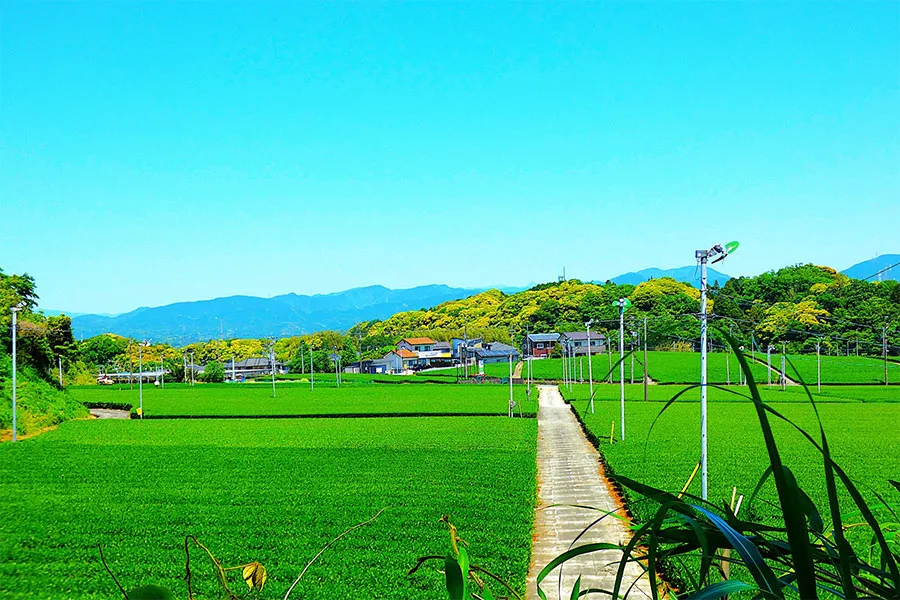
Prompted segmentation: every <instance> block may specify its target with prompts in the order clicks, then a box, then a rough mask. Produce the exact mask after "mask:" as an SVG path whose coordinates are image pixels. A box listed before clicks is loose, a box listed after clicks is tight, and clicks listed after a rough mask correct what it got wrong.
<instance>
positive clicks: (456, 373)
mask: <svg viewBox="0 0 900 600" xmlns="http://www.w3.org/2000/svg"><path fill="white" fill-rule="evenodd" d="M515 368H516V363H513V372H515ZM416 375H417V376H418V377H429V378H430V377H452V378H453V379H456V378H457V377H459V378H460V379H462V378H463V377H464V376H465V370H464V367H462V366H459V367H447V368H446V369H428V370H426V371H419V372H418V373H416ZM476 375H479V371H478V366H477V365H469V377H470V378H473V377H475V376H476ZM484 375H485V376H486V377H493V378H499V379H508V378H509V363H508V362H499V363H487V364H486V365H484Z"/></svg>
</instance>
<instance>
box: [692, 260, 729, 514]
mask: <svg viewBox="0 0 900 600" xmlns="http://www.w3.org/2000/svg"><path fill="white" fill-rule="evenodd" d="M739 245H740V244H738V242H728V243H727V244H716V245H715V246H713V247H712V248H710V249H709V250H696V251H695V252H694V257H695V258H696V259H697V262H698V263H699V265H700V497H701V498H702V499H704V500H706V496H707V492H708V487H709V486H708V476H709V465H708V461H707V458H708V455H707V435H706V429H707V411H706V408H707V407H706V400H707V369H706V361H707V356H706V353H707V348H706V346H707V336H708V332H707V316H706V291H707V285H706V265H707V263H709V261H710V260H711V261H712V264H715V263H717V262H721V261H723V260H725V257H726V256H728V255H729V254H732V253H733V252H734V251H735V250H737V248H738V246H739Z"/></svg>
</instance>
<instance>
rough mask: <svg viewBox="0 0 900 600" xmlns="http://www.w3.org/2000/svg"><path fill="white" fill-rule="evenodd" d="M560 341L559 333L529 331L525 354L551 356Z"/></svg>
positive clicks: (526, 337) (539, 356)
mask: <svg viewBox="0 0 900 600" xmlns="http://www.w3.org/2000/svg"><path fill="white" fill-rule="evenodd" d="M558 341H559V334H558V333H529V334H528V335H527V336H525V354H526V355H528V356H534V357H537V358H543V357H545V356H550V353H551V352H553V347H554V346H555V345H556V343H557V342H558Z"/></svg>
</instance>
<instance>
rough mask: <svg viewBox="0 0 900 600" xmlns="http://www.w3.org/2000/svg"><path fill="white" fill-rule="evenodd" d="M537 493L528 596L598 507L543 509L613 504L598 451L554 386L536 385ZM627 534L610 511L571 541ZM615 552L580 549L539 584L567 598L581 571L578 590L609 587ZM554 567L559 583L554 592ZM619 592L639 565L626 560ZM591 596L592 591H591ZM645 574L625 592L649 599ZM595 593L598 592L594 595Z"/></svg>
mask: <svg viewBox="0 0 900 600" xmlns="http://www.w3.org/2000/svg"><path fill="white" fill-rule="evenodd" d="M538 388H539V390H540V397H539V399H538V401H539V410H538V451H537V462H538V487H539V491H538V495H539V507H538V510H537V512H536V514H535V539H534V547H533V552H532V564H531V568H530V572H529V575H528V590H527V598H528V600H537V599H538V595H537V588H536V585H535V578H536V577H537V574H538V573H539V572H540V571H541V569H543V568H544V566H546V565H547V564H548V563H549V562H550V561H552V560H553V559H554V558H556V557H557V556H559V555H560V554H562V553H563V552H565V551H566V550H568V549H569V545H570V544H571V543H572V541H573V540H574V539H575V538H576V537H577V536H578V535H579V534H580V533H581V531H582V530H583V529H584V528H585V527H586V526H587V525H589V524H590V523H591V522H592V521H594V520H595V519H596V518H598V517H599V516H600V515H601V514H603V513H602V512H598V511H592V510H587V509H582V508H575V507H572V506H559V507H553V508H544V507H547V506H550V505H553V504H578V505H582V506H590V507H594V508H597V509H600V510H601V511H609V510H613V509H615V508H617V505H616V503H615V500H614V499H613V498H612V496H611V495H610V493H609V490H608V488H607V486H606V483H605V482H604V481H603V480H602V478H601V476H600V471H599V455H598V454H597V451H596V449H595V448H594V447H593V446H592V445H591V444H590V442H588V441H587V438H585V437H584V432H582V430H581V426H580V425H579V424H578V421H577V420H576V419H575V415H573V414H572V412H571V410H570V409H569V407H568V406H567V405H566V404H565V402H563V399H562V397H561V396H560V394H559V390H558V389H557V387H556V386H555V385H541V386H538ZM626 539H628V530H627V528H626V527H625V525H624V524H623V523H622V522H621V521H620V520H619V519H616V518H615V517H613V516H610V517H607V518H606V519H604V520H603V521H601V522H600V523H598V524H597V525H595V526H594V527H593V528H592V529H591V530H590V531H589V532H588V533H586V534H585V535H584V536H583V537H582V538H581V539H580V540H579V541H578V544H577V545H582V544H584V543H593V542H610V543H615V544H619V543H622V542H623V541H624V540H626ZM620 557H621V553H620V552H616V551H604V552H594V553H591V554H585V555H582V556H580V557H578V558H575V559H573V560H571V561H569V562H567V563H565V564H564V565H563V566H562V567H561V568H557V569H556V570H555V571H554V572H553V573H551V574H550V576H548V577H547V578H546V579H545V580H544V581H543V582H541V589H542V590H543V591H544V593H546V594H547V598H548V599H549V600H557V599H564V600H569V597H570V594H571V592H572V587H573V586H574V585H575V580H576V579H577V578H578V576H579V575H581V578H582V579H581V589H585V588H603V589H607V590H612V587H613V584H614V582H615V576H616V570H617V568H618V564H619V559H620ZM560 569H562V588H561V593H560V591H559V590H560V587H559V583H560ZM625 573H626V576H625V582H624V585H623V587H622V592H621V593H623V594H624V593H625V591H626V590H627V589H628V586H630V585H631V583H632V582H633V581H634V580H635V579H637V578H638V577H640V576H641V573H642V570H641V568H640V567H638V566H637V565H634V564H631V565H629V567H628V569H627V570H626V572H625ZM592 596H593V595H592ZM650 596H651V594H650V587H649V581H648V580H647V578H646V577H644V578H643V579H641V581H639V582H638V584H637V585H635V586H634V588H633V589H632V591H631V594H630V595H629V596H628V597H629V598H633V599H643V598H649V597H650ZM598 597H600V596H599V595H598Z"/></svg>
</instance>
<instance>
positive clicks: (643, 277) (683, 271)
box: [610, 265, 731, 288]
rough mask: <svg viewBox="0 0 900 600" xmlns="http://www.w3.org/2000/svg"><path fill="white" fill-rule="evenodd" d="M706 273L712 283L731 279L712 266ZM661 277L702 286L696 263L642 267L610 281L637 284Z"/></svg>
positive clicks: (720, 283)
mask: <svg viewBox="0 0 900 600" xmlns="http://www.w3.org/2000/svg"><path fill="white" fill-rule="evenodd" d="M706 275H707V278H708V281H709V284H710V285H713V284H714V283H715V282H717V281H718V282H719V285H725V282H726V281H728V280H729V279H731V275H726V274H725V273H722V272H720V271H716V270H715V269H713V268H712V267H707V270H706ZM660 277H671V278H672V279H674V280H676V281H681V282H682V283H688V284H690V285H692V286H694V287H697V288H699V287H700V269H699V268H698V267H697V266H696V265H694V266H690V267H678V268H677V269H656V268H650V269H642V270H640V271H637V272H634V273H625V274H624V275H619V276H618V277H613V278H612V279H611V280H610V281H612V282H613V283H617V284H620V285H622V284H630V285H637V284H639V283H643V282H645V281H648V280H650V279H659V278H660Z"/></svg>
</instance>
